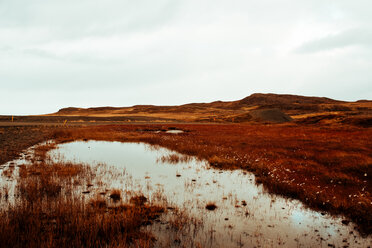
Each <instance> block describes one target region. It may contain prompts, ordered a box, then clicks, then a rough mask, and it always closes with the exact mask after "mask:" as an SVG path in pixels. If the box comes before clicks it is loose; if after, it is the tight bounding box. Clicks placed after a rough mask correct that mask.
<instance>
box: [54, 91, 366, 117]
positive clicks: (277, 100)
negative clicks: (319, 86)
mask: <svg viewBox="0 0 372 248" xmlns="http://www.w3.org/2000/svg"><path fill="white" fill-rule="evenodd" d="M364 101H366V100H364ZM337 103H345V102H343V101H338V100H334V99H331V98H326V97H309V96H298V95H288V94H272V93H267V94H263V93H255V94H252V95H250V96H247V97H245V98H243V99H241V100H238V101H230V102H224V101H214V102H211V103H188V104H183V105H178V106H156V105H134V106H131V107H92V108H76V107H68V108H62V109H60V110H59V111H58V112H57V113H55V114H78V113H94V112H104V111H118V110H120V109H122V110H125V109H129V108H130V109H132V112H137V111H139V110H143V111H146V112H147V111H150V112H151V111H160V112H163V111H166V112H167V111H172V110H174V111H176V110H178V111H185V112H189V111H191V112H192V111H193V110H195V109H200V108H202V109H203V108H208V107H213V108H220V109H236V108H239V107H242V106H260V107H262V106H270V107H272V108H282V107H283V106H284V107H285V105H292V104H297V105H301V104H306V105H309V104H337Z"/></svg>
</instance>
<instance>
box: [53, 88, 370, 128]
mask: <svg viewBox="0 0 372 248" xmlns="http://www.w3.org/2000/svg"><path fill="white" fill-rule="evenodd" d="M325 115H327V116H328V118H325V117H324V116H325ZM49 116H83V117H100V118H112V117H126V118H131V119H132V120H138V121H144V120H150V121H166V120H169V121H182V122H185V121H186V122H195V121H196V122H200V121H201V122H249V121H254V122H257V121H258V122H268V123H282V122H287V121H291V120H292V118H293V119H295V120H296V123H304V124H315V123H319V122H322V123H323V122H325V123H332V122H337V123H348V124H350V125H359V126H369V123H370V121H369V120H370V118H371V116H372V101H369V100H361V101H357V102H345V101H338V100H333V99H330V98H326V97H308V96H298V95H282V94H261V93H256V94H252V95H250V96H248V97H245V98H243V99H241V100H238V101H226V102H224V101H215V102H211V103H189V104H184V105H179V106H155V105H135V106H132V107H93V108H74V107H69V108H64V109H61V110H59V111H58V112H57V113H54V114H50V115H49ZM309 118H310V119H309ZM355 118H359V119H358V120H356V119H355ZM354 119H355V120H354ZM359 123H361V124H359Z"/></svg>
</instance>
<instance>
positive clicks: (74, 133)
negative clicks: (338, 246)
mask: <svg viewBox="0 0 372 248" xmlns="http://www.w3.org/2000/svg"><path fill="white" fill-rule="evenodd" d="M173 126H176V127H177V129H182V130H189V132H187V133H183V134H182V135H167V134H163V133H150V132H141V131H138V130H144V129H159V128H160V129H167V126H166V125H156V124H153V125H135V126H133V125H121V126H114V125H112V126H101V127H87V128H80V129H70V130H69V131H64V132H62V133H56V134H55V135H54V137H55V138H56V140H58V142H66V141H71V140H83V139H93V140H106V141H122V142H146V143H148V144H150V145H155V146H162V147H165V148H168V149H170V150H173V151H177V152H179V153H181V154H184V155H185V156H196V157H197V158H198V159H205V160H207V161H209V163H210V165H211V166H213V167H216V168H220V169H236V168H240V169H244V170H247V171H251V172H253V173H254V174H255V176H256V182H257V183H262V184H263V185H264V187H265V188H266V189H267V190H268V191H269V192H272V193H276V194H280V195H283V196H287V197H292V198H296V199H299V200H301V201H302V202H304V203H305V204H306V205H307V206H309V207H311V208H313V209H322V210H327V211H330V212H331V213H334V214H344V215H346V216H347V217H349V218H351V219H352V220H353V221H354V222H356V223H357V224H358V225H359V227H360V231H361V232H362V233H365V234H370V233H372V228H371V227H372V195H371V194H370V192H371V191H372V181H371V180H370V179H369V178H370V175H371V174H372V171H371V170H372V167H371V166H370V165H371V164H372V157H371V154H372V150H371V149H372V148H371V147H372V142H371V139H370V137H371V136H372V130H371V129H363V128H357V127H351V126H350V127H328V126H319V127H317V126H299V125H293V124H289V125H243V124H235V125H234V124H231V125H197V124H194V125H182V124H179V125H172V127H173ZM161 159H163V160H164V161H167V162H173V161H174V162H176V161H178V160H179V157H176V156H168V157H164V158H161Z"/></svg>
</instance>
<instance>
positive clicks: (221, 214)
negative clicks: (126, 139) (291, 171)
mask: <svg viewBox="0 0 372 248" xmlns="http://www.w3.org/2000/svg"><path fill="white" fill-rule="evenodd" d="M170 154H177V153H175V152H172V151H170V150H167V149H164V148H154V147H151V146H148V145H145V144H142V143H120V142H102V141H100V142H98V141H88V142H72V143H67V144H62V145H59V146H58V148H57V149H56V150H53V151H52V152H51V155H52V156H53V157H55V158H57V157H58V158H63V159H64V160H66V161H75V162H84V163H89V164H92V165H97V164H100V163H104V164H106V165H107V166H112V167H113V168H115V171H116V172H113V173H112V174H109V175H106V177H105V178H104V180H105V181H106V182H105V183H106V185H107V187H110V188H119V189H121V190H122V191H138V192H140V191H141V192H142V193H143V194H144V195H145V196H146V197H147V198H149V199H152V201H153V202H154V203H155V202H156V201H157V200H158V201H160V199H155V197H154V196H155V195H157V196H158V195H159V193H160V194H162V196H163V198H162V201H166V202H167V205H168V206H169V207H171V208H169V211H167V213H165V214H163V216H162V217H161V220H160V221H159V222H156V223H154V224H153V225H151V226H148V227H146V228H147V229H149V230H151V231H152V232H153V233H154V234H155V235H156V237H158V245H159V246H160V245H164V243H161V242H162V241H163V240H165V238H164V237H168V236H169V235H175V234H174V231H171V229H170V228H169V227H168V224H169V222H168V221H167V220H169V218H170V216H171V215H172V214H173V215H175V214H176V213H175V212H174V211H172V209H173V207H174V208H177V209H180V210H181V211H184V212H185V213H187V215H188V220H190V222H192V223H193V224H192V225H190V227H189V228H186V229H184V230H183V233H182V235H181V238H179V236H177V238H175V240H174V242H173V243H172V244H166V245H171V246H177V245H180V244H181V245H182V243H184V244H185V243H187V239H192V240H193V241H194V242H196V243H197V242H199V243H200V244H203V246H208V247H254V246H256V247H277V246H283V247H332V246H335V247H343V246H345V247H368V246H370V245H371V242H372V241H371V240H372V239H371V237H364V238H363V237H360V236H359V234H358V233H357V231H355V230H354V226H353V225H352V224H349V225H343V224H342V223H341V221H342V218H340V217H331V216H329V215H328V214H325V213H320V212H316V211H312V210H309V209H307V208H305V207H304V206H303V205H302V204H301V203H300V202H299V201H297V200H289V199H286V198H283V197H280V196H276V195H271V194H268V193H266V192H265V191H264V190H263V188H262V187H261V186H257V185H256V184H255V178H254V176H253V175H252V174H250V173H246V172H243V171H241V170H235V171H225V170H217V169H213V168H211V167H209V165H208V163H206V162H204V161H198V160H196V159H194V158H191V159H189V160H188V161H187V162H181V163H177V164H171V163H168V162H166V161H164V160H163V161H162V159H161V158H162V156H167V155H170ZM117 172H120V173H119V174H117ZM115 173H116V174H115ZM91 190H92V192H91V194H94V193H98V191H99V190H101V189H99V187H98V186H97V187H96V186H93V188H92V189H91ZM95 190H96V191H97V192H94V191H95ZM208 203H214V204H215V205H216V206H217V208H216V209H215V210H213V211H210V210H207V209H206V205H207V204H208ZM178 214H179V213H178ZM181 217H182V216H181ZM185 230H186V231H185Z"/></svg>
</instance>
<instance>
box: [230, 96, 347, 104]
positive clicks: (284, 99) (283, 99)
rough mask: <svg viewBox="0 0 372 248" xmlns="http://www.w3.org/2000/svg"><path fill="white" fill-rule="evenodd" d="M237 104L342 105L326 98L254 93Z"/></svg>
mask: <svg viewBox="0 0 372 248" xmlns="http://www.w3.org/2000/svg"><path fill="white" fill-rule="evenodd" d="M237 102H238V103H239V104H246V105H274V104H330V103H342V101H337V100H333V99H331V98H327V97H313V96H298V95H283V94H271V93H268V94H263V93H255V94H252V95H250V96H247V97H245V98H243V99H242V100H239V101H237Z"/></svg>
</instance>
